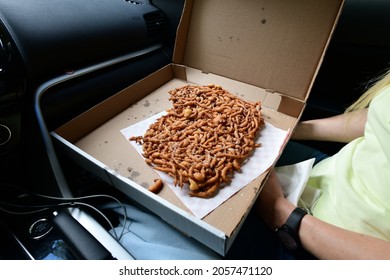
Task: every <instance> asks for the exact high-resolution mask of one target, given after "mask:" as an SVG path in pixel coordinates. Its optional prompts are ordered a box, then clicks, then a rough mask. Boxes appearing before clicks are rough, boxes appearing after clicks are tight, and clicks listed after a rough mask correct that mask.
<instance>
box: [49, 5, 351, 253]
mask: <svg viewBox="0 0 390 280" xmlns="http://www.w3.org/2000/svg"><path fill="white" fill-rule="evenodd" d="M343 2H344V1H341V0H329V1H322V0H293V1H285V0H274V1H258V0H252V1H234V0H189V1H186V2H185V5H184V9H183V14H182V18H181V21H180V24H179V27H178V30H177V38H176V45H175V51H174V57H173V61H172V63H171V64H169V65H167V66H165V67H163V68H162V69H159V70H158V71H156V72H155V73H153V74H151V75H149V76H147V77H146V78H144V79H142V80H140V81H139V82H137V83H135V84H131V85H129V86H128V87H127V88H125V89H123V90H122V91H120V92H118V93H117V94H115V95H113V96H112V97H110V98H108V99H106V100H104V101H103V102H101V103H100V104H98V105H96V106H95V107H93V108H91V109H89V110H87V111H85V112H84V113H82V114H81V115H79V116H77V117H76V118H74V119H72V120H71V121H69V122H67V123H65V124H64V125H62V126H61V127H59V128H58V129H56V130H55V131H53V132H51V135H52V138H53V139H54V141H55V142H56V144H58V146H59V148H60V150H61V151H62V152H65V153H66V154H67V155H69V156H70V157H72V158H73V159H74V160H75V161H76V162H77V163H78V164H80V165H82V166H83V167H84V168H86V169H88V170H90V171H91V172H93V173H94V174H96V175H98V176H99V177H101V178H102V179H104V180H105V181H107V182H109V183H110V184H112V185H113V186H114V187H116V188H117V189H119V190H120V191H122V192H123V193H125V194H126V195H128V197H129V198H130V199H131V200H133V201H135V202H136V203H138V204H140V205H142V206H144V207H145V208H146V209H148V210H150V211H152V212H153V213H155V214H157V215H158V216H160V217H161V218H162V219H163V220H165V221H166V222H167V223H169V224H171V225H172V226H174V227H175V228H177V229H178V230H180V231H182V232H183V233H185V234H187V235H188V236H191V237H193V238H195V239H196V240H198V241H199V242H201V243H203V244H205V245H206V246H208V247H210V248H211V249H213V250H215V251H216V252H217V253H219V254H221V255H225V254H226V253H227V251H228V250H229V248H230V246H231V244H232V243H233V241H234V238H235V237H236V235H237V233H238V232H239V230H240V227H241V225H242V223H243V222H244V220H245V218H246V215H247V214H248V212H249V211H250V209H251V207H252V206H253V203H254V201H255V199H256V197H257V196H258V194H259V192H260V191H261V188H262V186H263V183H264V182H265V179H266V176H267V174H268V169H266V170H264V171H263V172H261V174H258V176H256V178H254V179H253V180H251V181H250V182H249V183H247V184H245V185H244V186H242V188H241V189H240V190H239V191H237V192H236V193H234V194H233V195H231V196H229V197H228V198H227V199H226V200H225V201H223V202H222V203H218V205H217V206H216V208H215V209H213V210H212V211H211V212H209V213H207V214H206V215H204V216H202V217H199V216H197V215H194V213H193V212H192V211H191V210H190V209H189V208H188V207H187V205H186V203H184V202H183V201H182V200H181V199H180V198H179V197H178V196H177V194H176V193H175V192H174V191H173V190H172V188H169V187H165V186H164V188H163V189H162V191H161V192H160V193H158V194H157V195H156V194H154V193H151V192H149V191H148V190H147V187H148V186H149V185H151V184H153V180H154V179H156V178H158V177H159V175H158V174H157V173H156V171H155V170H154V169H153V168H152V167H150V166H149V165H148V164H146V163H145V160H144V158H143V157H142V156H141V155H140V153H139V152H137V151H136V149H135V148H134V147H133V146H132V145H131V143H130V141H129V140H128V139H126V137H124V135H123V133H122V131H123V129H125V128H128V127H131V126H132V125H135V124H138V123H140V122H143V121H145V120H147V119H149V118H150V117H152V116H154V115H156V114H158V113H160V112H162V111H164V110H166V109H168V108H171V107H172V104H171V102H170V101H169V94H168V92H169V91H170V90H172V89H174V88H177V87H181V86H184V85H187V84H194V85H207V84H218V85H220V86H222V87H223V88H224V89H226V90H228V91H229V92H231V93H233V94H236V95H237V96H239V97H240V98H242V99H244V100H248V101H261V102H262V114H263V116H264V119H265V121H266V122H267V123H268V124H270V125H271V126H272V127H274V128H276V129H278V130H281V131H284V132H285V133H286V134H285V135H286V136H285V138H284V141H283V143H282V144H281V145H280V147H279V150H278V154H277V155H276V156H274V158H273V161H272V163H271V165H270V166H272V165H273V164H274V163H275V162H276V160H277V158H278V156H279V155H280V153H281V152H282V151H283V148H284V145H285V141H287V140H288V137H289V132H291V131H292V130H293V129H294V128H295V126H296V124H297V122H298V121H299V118H300V116H301V114H302V112H303V110H304V108H305V104H306V100H307V98H308V96H309V93H310V90H311V88H312V85H313V83H314V80H315V77H316V75H317V72H318V71H319V68H320V65H321V62H322V60H323V57H324V54H325V52H326V49H327V46H328V44H329V41H330V38H331V36H332V34H333V31H334V29H335V26H336V23H337V20H338V18H339V16H340V13H341V10H342V6H343V4H344V3H343ZM130 131H131V129H130ZM260 138H261V136H260ZM262 148H263V147H262ZM249 160H250V159H249ZM217 195H218V194H217ZM199 203H200V204H201V203H202V202H199ZM156 230H158V229H156ZM260 238H261V237H260Z"/></svg>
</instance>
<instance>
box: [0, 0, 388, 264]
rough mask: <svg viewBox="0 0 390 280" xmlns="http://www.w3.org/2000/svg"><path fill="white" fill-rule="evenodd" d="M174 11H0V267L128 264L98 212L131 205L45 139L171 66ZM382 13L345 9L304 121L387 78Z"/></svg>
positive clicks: (365, 0) (49, 5) (152, 7)
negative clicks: (2, 263) (12, 263)
mask: <svg viewBox="0 0 390 280" xmlns="http://www.w3.org/2000/svg"><path fill="white" fill-rule="evenodd" d="M184 2H185V0H134V1H133V0H114V1H113V0H91V1H78V0H65V1H64V0H51V1H45V0H34V1H31V0H28V1H20V0H0V248H1V249H0V259H3V260H27V259H101V260H106V259H107V260H108V259H132V258H133V257H132V255H131V254H130V253H129V252H128V251H127V250H126V248H124V247H123V246H122V245H121V244H120V243H119V242H118V241H117V240H116V239H115V237H114V236H113V235H112V234H110V233H109V230H110V229H111V228H112V223H115V221H116V218H115V217H113V215H114V214H113V213H112V212H110V211H104V210H99V209H98V208H99V207H98V206H99V205H102V204H104V203H108V202H118V201H131V198H129V197H127V196H126V195H125V194H123V193H121V192H120V191H118V190H117V189H115V188H112V186H111V185H110V183H109V182H106V181H103V180H101V179H100V178H99V177H97V176H96V175H95V174H93V173H91V172H90V171H88V170H85V169H84V168H83V167H81V166H80V165H78V164H77V162H74V160H72V159H71V158H69V157H68V156H67V154H66V153H64V152H63V151H62V150H61V149H58V147H57V146H56V145H55V143H54V142H53V141H52V139H51V135H50V132H51V131H53V130H54V129H56V128H57V127H59V126H61V125H62V124H64V123H66V122H67V121H69V120H71V119H72V118H74V117H76V116H78V115H80V114H81V113H82V112H84V111H85V110H88V109H89V108H91V107H93V106H95V105H97V104H99V103H100V102H102V101H103V100H106V99H108V98H110V97H111V96H112V95H113V94H115V93H117V92H118V91H120V90H122V89H123V88H125V87H126V86H128V85H131V84H134V83H135V82H137V81H139V80H141V79H142V78H144V77H146V76H148V75H150V74H151V73H153V72H155V71H156V70H158V69H160V68H161V67H164V66H166V65H168V64H169V63H171V62H172V57H173V53H174V46H175V39H176V30H177V27H178V25H179V22H180V18H181V15H182V10H183V6H184ZM242 4H243V5H245V2H243V3H242ZM389 12H390V2H389V1H386V0H346V1H345V3H344V7H343V10H342V13H341V15H340V18H339V21H338V24H337V27H336V29H335V32H334V34H333V36H332V38H331V39H330V42H329V46H328V49H327V52H326V54H325V57H324V60H323V62H322V66H321V68H320V69H319V72H318V74H317V77H316V80H315V82H314V84H313V87H312V90H311V93H310V97H309V98H308V100H307V103H306V107H305V110H304V112H303V115H302V119H311V118H322V117H327V116H332V115H336V114H340V113H342V112H343V111H344V110H345V108H346V107H347V106H348V105H349V104H351V103H352V102H353V101H354V100H355V99H356V98H357V97H359V96H360V94H361V93H362V92H363V91H364V88H365V87H366V86H367V84H368V83H369V81H370V80H371V79H373V78H375V77H377V76H378V75H379V74H381V73H383V71H384V70H386V69H387V68H388V67H389V65H388V64H389V61H390V38H389V37H388V36H387V34H389V29H390V17H389ZM306 144H308V145H311V146H314V147H317V148H318V149H320V150H322V151H324V152H326V153H328V154H333V153H335V152H336V151H337V150H338V149H340V148H341V144H339V143H318V142H306ZM139 207H142V205H139ZM69 209H71V210H69ZM114 226H115V225H114Z"/></svg>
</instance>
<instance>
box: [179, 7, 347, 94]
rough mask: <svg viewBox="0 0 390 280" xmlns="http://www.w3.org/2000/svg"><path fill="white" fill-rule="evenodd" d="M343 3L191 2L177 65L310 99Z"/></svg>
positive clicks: (181, 28) (183, 23) (181, 33)
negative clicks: (309, 96) (310, 93)
mask: <svg viewBox="0 0 390 280" xmlns="http://www.w3.org/2000/svg"><path fill="white" fill-rule="evenodd" d="M343 2H344V1H343V0H326V1H324V0H272V1H269V0H246V1H236V0H186V3H185V6H184V11H183V17H182V19H181V23H180V26H179V28H178V33H177V39H176V45H175V52H174V58H173V62H174V63H177V64H184V65H186V66H189V67H193V68H196V69H199V70H201V71H203V72H205V73H213V74H217V75H221V76H224V77H227V78H230V79H234V80H237V81H241V82H244V83H247V84H251V85H254V86H257V87H260V88H263V89H267V90H269V91H271V92H277V93H280V94H284V95H288V96H290V97H293V98H296V99H299V100H301V101H306V100H307V98H308V95H309V92H310V90H311V87H312V85H313V82H314V79H315V76H316V74H317V72H318V70H319V67H320V65H321V62H322V59H323V56H324V54H325V50H326V48H327V46H328V44H329V40H330V37H331V35H332V33H333V30H334V28H335V25H336V22H337V19H338V17H339V15H340V12H341V9H342V6H343Z"/></svg>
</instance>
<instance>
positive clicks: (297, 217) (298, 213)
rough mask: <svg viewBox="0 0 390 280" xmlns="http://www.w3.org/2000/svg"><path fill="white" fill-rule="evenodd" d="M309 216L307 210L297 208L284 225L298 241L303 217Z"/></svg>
mask: <svg viewBox="0 0 390 280" xmlns="http://www.w3.org/2000/svg"><path fill="white" fill-rule="evenodd" d="M306 214H307V212H306V211H305V210H303V209H302V208H299V207H297V208H295V209H294V211H292V212H291V214H290V216H289V217H288V218H287V221H286V223H285V224H284V225H285V226H287V227H288V228H289V229H290V230H291V231H292V232H293V233H294V235H295V238H296V240H297V241H298V240H299V235H298V231H299V227H300V225H301V221H302V219H303V217H304V216H305V215H306Z"/></svg>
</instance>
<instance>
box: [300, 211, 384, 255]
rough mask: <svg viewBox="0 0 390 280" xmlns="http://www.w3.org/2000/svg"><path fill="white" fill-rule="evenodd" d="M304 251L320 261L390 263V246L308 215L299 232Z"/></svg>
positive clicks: (382, 241)
mask: <svg viewBox="0 0 390 280" xmlns="http://www.w3.org/2000/svg"><path fill="white" fill-rule="evenodd" d="M299 236H300V238H301V242H302V245H303V247H304V248H305V249H306V250H308V251H309V252H311V253H312V254H313V255H315V256H316V257H317V258H319V259H332V260H334V259H349V260H357V259H363V260H368V259H390V243H389V242H387V241H384V240H381V239H377V238H374V237H370V236H366V235H362V234H359V233H355V232H352V231H348V230H344V229H341V228H339V227H336V226H333V225H330V224H328V223H325V222H323V221H321V220H319V219H317V218H315V217H313V216H310V215H306V216H305V217H304V218H303V220H302V222H301V226H300V229H299Z"/></svg>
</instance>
